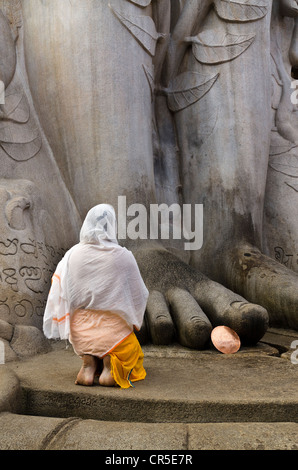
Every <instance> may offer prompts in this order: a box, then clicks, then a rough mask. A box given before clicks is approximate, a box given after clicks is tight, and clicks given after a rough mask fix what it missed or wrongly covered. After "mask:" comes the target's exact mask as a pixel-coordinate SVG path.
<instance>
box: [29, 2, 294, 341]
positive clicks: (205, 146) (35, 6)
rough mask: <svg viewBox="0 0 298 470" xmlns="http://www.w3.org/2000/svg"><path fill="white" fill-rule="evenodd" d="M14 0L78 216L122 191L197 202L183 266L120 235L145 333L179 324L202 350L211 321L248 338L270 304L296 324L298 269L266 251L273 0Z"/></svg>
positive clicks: (145, 198) (142, 200)
mask: <svg viewBox="0 0 298 470" xmlns="http://www.w3.org/2000/svg"><path fill="white" fill-rule="evenodd" d="M22 7H23V18H24V25H23V29H22V32H23V35H24V57H25V64H26V67H25V69H26V72H27V73H28V81H29V84H30V90H31V93H32V97H33V102H34V106H35V109H36V111H37V115H38V117H39V120H40V124H41V127H42V129H43V130H44V131H45V133H46V137H47V141H48V142H49V146H50V148H51V150H52V151H53V154H54V156H55V159H56V161H57V165H58V167H59V169H60V171H61V174H62V177H63V181H65V184H66V186H67V189H68V191H69V192H70V194H71V196H72V198H73V200H74V202H75V204H76V207H77V208H78V211H79V213H80V215H81V217H84V216H85V214H86V213H87V211H88V209H89V208H90V207H92V206H93V205H95V204H98V203H100V202H109V203H111V204H113V205H114V206H117V198H118V196H119V195H125V196H126V198H127V205H128V206H129V205H131V204H133V203H139V204H143V205H144V206H145V207H146V208H147V209H148V210H149V206H150V204H154V203H161V202H165V203H167V204H172V203H180V204H183V203H184V204H192V205H194V204H200V203H201V204H204V243H203V246H202V248H201V249H200V250H197V251H194V252H191V253H190V254H189V255H190V259H189V261H188V262H185V259H184V258H185V257H184V255H185V253H181V252H179V250H177V249H176V251H173V250H172V249H171V247H165V246H164V245H162V244H161V243H159V242H157V241H156V240H155V241H150V240H147V242H146V241H145V240H135V241H132V240H126V241H124V243H126V244H127V246H128V247H129V248H130V249H132V250H133V252H134V254H135V256H136V259H137V261H138V263H139V266H140V269H141V272H142V275H143V277H144V280H145V282H146V284H147V286H148V288H149V290H150V296H149V300H148V305H147V313H146V318H147V320H146V321H147V327H148V330H149V332H150V336H151V339H152V341H153V342H154V343H157V344H166V343H168V342H170V341H172V340H173V335H174V333H175V332H176V334H177V336H178V340H179V342H180V343H181V344H183V345H186V346H189V347H194V348H201V347H204V346H205V345H206V343H207V342H208V340H209V337H210V331H211V328H212V326H216V325H218V324H225V325H227V326H230V327H232V328H233V329H235V330H236V331H237V332H238V334H239V335H240V337H241V340H242V342H243V343H250V344H251V343H256V342H257V341H258V340H259V339H260V338H261V337H262V335H263V334H264V332H265V331H266V328H267V326H268V314H267V310H268V313H269V315H270V318H271V319H272V321H273V322H276V323H279V324H283V325H287V326H290V327H293V328H295V327H297V318H298V311H297V310H298V298H297V292H296V285H297V275H296V274H295V273H294V272H293V271H291V270H289V269H288V268H286V267H285V266H283V265H282V264H280V263H278V262H277V261H276V260H274V259H273V258H271V257H269V256H265V255H263V254H262V251H261V250H262V239H263V209H264V199H265V188H266V178H267V169H268V157H269V151H270V143H271V128H272V116H271V87H270V86H268V83H270V81H271V80H270V77H271V60H270V50H271V45H270V24H271V7H272V2H271V0H264V2H262V4H260V6H258V5H255V4H250V2H243V1H241V0H240V1H239V0H237V1H227V0H215V1H211V0H187V1H185V0H172V1H170V0H158V1H156V0H152V1H150V0H125V1H124V0H110V1H108V0H104V1H100V0H90V1H88V2H87V1H86V0H43V1H36V0H26V1H23V2H22ZM61 199H62V197H61ZM206 276H209V277H206ZM285 283H286V285H287V287H286V288H285V289H281V286H282V285H285ZM266 309H267V310H266ZM170 311H171V315H170Z"/></svg>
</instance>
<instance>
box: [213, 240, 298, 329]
mask: <svg viewBox="0 0 298 470" xmlns="http://www.w3.org/2000/svg"><path fill="white" fill-rule="evenodd" d="M219 265H220V272H221V273H222V274H223V275H222V277H221V278H220V281H221V282H222V283H223V284H224V285H225V286H227V287H229V289H232V290H233V291H235V292H237V293H239V294H240V295H243V296H244V297H245V298H246V299H247V300H249V301H250V302H255V303H257V304H260V305H262V306H263V307H264V308H265V309H266V310H267V311H268V314H269V319H270V325H271V326H276V327H284V328H291V329H298V274H297V273H295V272H294V271H291V270H290V269H288V268H287V267H286V266H284V265H282V264H281V263H279V262H278V261H276V260H274V259H272V258H269V257H268V256H265V255H263V254H262V253H261V252H260V251H259V250H258V249H256V248H254V247H252V246H250V245H246V244H243V245H240V246H238V247H233V248H231V249H229V250H227V251H226V252H225V254H224V256H223V257H222V260H221V262H220V263H219Z"/></svg>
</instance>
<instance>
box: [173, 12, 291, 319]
mask: <svg viewBox="0 0 298 470" xmlns="http://www.w3.org/2000/svg"><path fill="white" fill-rule="evenodd" d="M264 13H265V11H263V17H260V18H259V19H258V20H257V21H248V22H243V23H241V22H240V23H239V22H238V23H230V22H227V21H226V19H223V18H221V17H220V15H218V14H215V12H214V11H212V12H210V15H209V16H208V19H207V21H206V24H205V29H204V30H203V31H202V33H201V39H202V37H203V34H204V35H205V40H206V41H205V44H208V45H209V46H210V48H211V46H212V45H213V48H215V46H216V44H215V43H216V38H215V37H214V36H213V37H211V36H210V35H209V36H208V34H209V32H210V31H217V33H218V35H219V37H222V38H226V39H227V38H228V37H231V36H229V35H230V34H233V35H234V36H233V37H234V39H235V40H240V38H241V40H244V38H246V40H247V42H246V46H245V47H243V48H242V53H241V54H239V55H238V56H237V57H236V56H235V55H233V53H232V52H233V51H234V52H235V51H236V50H237V49H231V48H230V49H228V46H227V44H226V45H225V46H224V47H223V46H220V44H223V43H222V42H220V41H219V38H218V40H217V41H218V42H217V46H218V47H217V55H216V56H215V54H212V53H211V52H210V51H209V52H210V53H209V55H208V56H207V54H205V55H203V52H202V48H200V49H193V50H192V52H191V53H190V54H189V56H188V60H187V61H185V69H186V70H187V71H189V70H192V72H195V73H202V74H203V73H204V74H205V75H206V76H209V77H211V76H212V74H213V76H216V74H218V77H217V79H216V83H215V84H214V85H213V86H212V88H211V89H210V91H209V92H208V94H207V95H206V96H205V97H204V98H203V99H201V100H200V101H199V102H198V103H197V104H196V105H193V106H190V107H187V108H186V109H184V110H182V111H181V112H180V113H177V114H176V125H177V128H178V133H179V142H180V148H181V150H182V158H181V161H182V166H183V175H184V180H183V191H184V200H185V201H187V202H191V203H195V202H201V203H203V204H204V230H205V232H204V235H205V238H204V244H203V247H202V249H201V250H200V251H197V252H194V253H193V256H192V261H191V264H192V266H193V267H195V268H200V269H202V270H203V272H204V273H206V274H207V275H209V276H210V277H211V278H212V279H214V280H216V281H218V282H220V283H222V284H223V285H225V286H226V287H228V288H229V289H231V290H233V291H235V292H237V293H239V294H240V295H243V296H244V297H245V298H246V299H248V300H249V301H251V302H254V303H257V304H260V305H262V306H263V307H264V308H266V309H267V310H268V312H269V315H270V320H271V324H274V325H283V326H285V327H290V328H297V326H298V292H297V284H298V276H297V274H295V273H294V272H292V271H290V270H289V269H288V268H287V267H286V266H283V265H281V264H280V263H278V262H277V261H276V260H274V259H272V258H271V257H269V256H265V255H263V254H262V241H263V209H264V197H265V188H266V178H267V168H268V156H269V150H270V139H271V137H270V136H271V129H272V114H271V88H270V87H268V83H270V81H271V79H270V77H271V64H270V48H271V45H270V23H271V15H270V11H269V9H268V11H267V13H266V15H264ZM222 16H223V15H222ZM293 26H294V23H293V24H292V27H293ZM249 37H250V38H251V39H252V41H251V43H249ZM237 38H238V39H237ZM190 40H191V41H192V43H193V45H194V47H196V46H197V42H196V41H195V40H194V39H193V38H190ZM242 45H243V44H242ZM205 48H206V46H205ZM239 51H240V49H238V52H239ZM205 52H206V51H205ZM194 55H196V56H197V57H194ZM198 59H199V60H198ZM188 73H189V72H188ZM287 129H288V128H287ZM277 203H278V202H277ZM270 204H271V206H272V207H273V208H274V201H272V200H271V201H270ZM289 209H290V207H289ZM285 229H287V227H284V226H282V225H280V226H279V227H277V230H279V231H281V232H282V231H283V230H285ZM293 236H294V237H295V236H296V237H297V233H296V234H293Z"/></svg>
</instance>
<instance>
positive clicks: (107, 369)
mask: <svg viewBox="0 0 298 470" xmlns="http://www.w3.org/2000/svg"><path fill="white" fill-rule="evenodd" d="M99 385H103V386H105V387H113V386H114V385H115V380H114V378H113V376H112V374H111V358H110V356H105V357H104V358H103V371H102V373H101V375H100V377H99Z"/></svg>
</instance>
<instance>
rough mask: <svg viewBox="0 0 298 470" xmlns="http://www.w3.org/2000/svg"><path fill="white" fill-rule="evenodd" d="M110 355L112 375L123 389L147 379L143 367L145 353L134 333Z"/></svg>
mask: <svg viewBox="0 0 298 470" xmlns="http://www.w3.org/2000/svg"><path fill="white" fill-rule="evenodd" d="M108 354H109V355H110V357H111V374H112V376H113V377H114V380H115V382H116V383H117V384H118V385H119V386H120V387H121V388H129V387H133V385H132V382H136V381H138V380H143V379H144V378H145V377H146V371H145V369H144V367H143V359H144V353H143V351H142V348H141V346H140V343H139V341H138V339H137V337H136V335H135V334H134V333H131V334H130V335H129V336H128V337H127V338H126V339H124V340H123V341H122V342H121V343H120V344H119V345H117V346H116V347H115V348H113V350H112V351H111V352H109V353H108Z"/></svg>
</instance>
